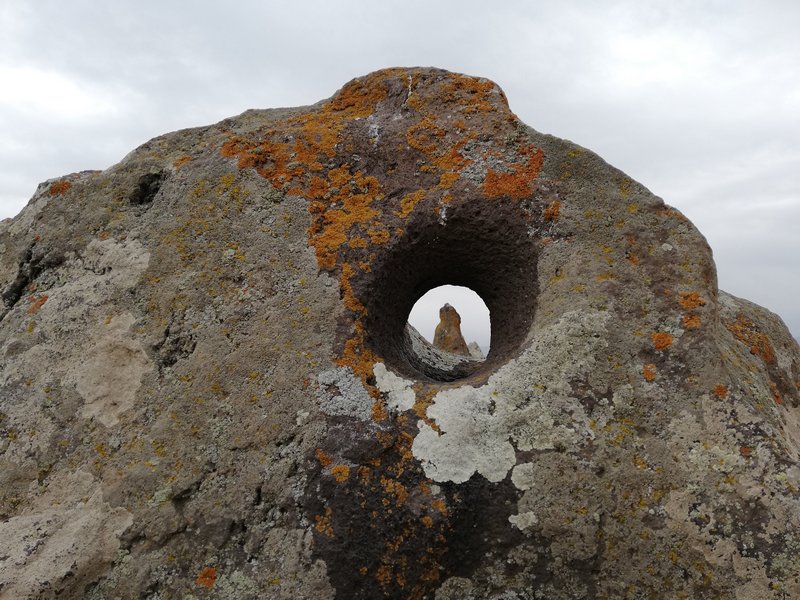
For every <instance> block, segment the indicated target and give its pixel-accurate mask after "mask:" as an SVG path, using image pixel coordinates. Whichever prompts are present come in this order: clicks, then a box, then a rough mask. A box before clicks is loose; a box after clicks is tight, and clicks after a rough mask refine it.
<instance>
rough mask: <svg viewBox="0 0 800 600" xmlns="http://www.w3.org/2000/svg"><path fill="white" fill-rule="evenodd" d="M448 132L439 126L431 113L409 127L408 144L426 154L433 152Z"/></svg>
mask: <svg viewBox="0 0 800 600" xmlns="http://www.w3.org/2000/svg"><path fill="white" fill-rule="evenodd" d="M446 133H447V132H446V131H445V130H444V129H442V128H441V127H439V126H438V125H437V124H436V122H435V121H434V119H433V117H432V116H431V115H425V116H424V117H423V118H422V120H421V121H420V122H419V123H417V124H416V125H412V126H411V127H409V129H408V131H407V132H406V141H407V142H408V145H409V146H411V147H412V148H414V149H415V150H419V151H420V152H423V153H425V154H431V153H433V152H434V151H435V150H436V148H437V147H438V145H439V140H440V139H441V138H443V137H444V136H445V134H446Z"/></svg>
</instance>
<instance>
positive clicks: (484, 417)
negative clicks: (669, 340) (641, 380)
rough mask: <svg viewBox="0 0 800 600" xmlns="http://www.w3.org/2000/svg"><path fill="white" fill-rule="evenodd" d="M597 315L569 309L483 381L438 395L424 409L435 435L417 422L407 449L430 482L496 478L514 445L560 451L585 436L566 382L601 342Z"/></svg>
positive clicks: (601, 316) (581, 414)
mask: <svg viewBox="0 0 800 600" xmlns="http://www.w3.org/2000/svg"><path fill="white" fill-rule="evenodd" d="M607 320H608V314H607V313H604V312H572V313H567V314H565V315H564V316H563V317H562V318H561V319H560V320H559V321H558V322H557V323H556V324H554V325H552V326H550V327H548V328H546V329H544V330H542V331H540V332H538V333H537V335H536V336H535V337H534V338H533V340H532V341H531V344H530V345H529V347H528V348H527V349H526V350H525V352H524V353H523V354H522V355H521V356H520V357H519V358H518V359H517V360H514V361H511V362H509V363H508V364H506V365H504V366H503V367H502V368H501V369H500V370H499V371H498V372H497V373H495V374H494V375H493V376H492V377H491V378H490V379H489V381H488V382H487V383H486V385H483V386H481V387H478V388H475V387H473V386H469V385H465V386H462V387H460V388H453V389H448V390H444V391H441V392H439V393H438V394H437V395H436V396H434V398H433V402H432V404H431V405H430V407H428V410H427V416H428V417H429V418H431V419H433V420H434V421H435V423H436V425H437V427H438V429H439V431H438V432H437V431H436V430H435V429H433V428H432V427H430V426H429V425H427V424H426V423H424V422H420V425H419V427H420V432H419V434H418V435H417V436H416V438H415V439H414V443H413V445H412V452H413V454H414V456H415V457H416V458H417V460H419V461H420V462H421V463H422V467H423V469H424V470H425V474H426V475H427V476H428V477H430V478H431V479H433V480H434V481H452V482H455V483H461V482H464V481H467V480H468V479H469V478H470V477H472V476H473V475H474V474H475V473H478V474H480V475H483V476H484V477H486V479H488V480H489V481H493V482H494V481H501V480H502V479H504V478H505V477H506V475H507V474H508V471H509V470H510V469H511V468H512V467H513V466H514V464H515V462H516V458H515V451H514V449H515V447H516V448H517V449H520V450H545V449H551V448H558V447H562V448H568V447H570V446H572V445H573V444H575V443H576V442H579V441H580V440H581V439H584V438H590V437H592V436H593V434H592V432H591V431H590V430H589V428H588V424H587V423H588V420H587V418H586V414H585V411H584V410H583V407H582V406H581V404H580V403H579V402H578V401H577V400H576V399H575V398H572V397H571V393H572V388H571V386H570V382H571V381H572V380H574V379H577V378H580V377H582V376H584V374H585V373H589V372H590V371H591V369H592V367H593V365H594V363H595V360H596V357H597V355H598V353H599V352H600V350H601V349H602V348H603V347H605V345H606V342H605V327H606V322H607Z"/></svg>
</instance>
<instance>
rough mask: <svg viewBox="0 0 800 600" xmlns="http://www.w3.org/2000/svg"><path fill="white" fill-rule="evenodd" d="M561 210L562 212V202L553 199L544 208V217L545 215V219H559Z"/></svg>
mask: <svg viewBox="0 0 800 600" xmlns="http://www.w3.org/2000/svg"><path fill="white" fill-rule="evenodd" d="M560 212H561V202H560V201H559V200H553V201H552V202H551V203H550V204H548V205H547V207H546V208H545V209H544V212H543V213H542V217H544V220H545V221H558V215H559V213H560Z"/></svg>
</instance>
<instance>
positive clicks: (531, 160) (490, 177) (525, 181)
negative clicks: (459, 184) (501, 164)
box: [482, 145, 544, 200]
mask: <svg viewBox="0 0 800 600" xmlns="http://www.w3.org/2000/svg"><path fill="white" fill-rule="evenodd" d="M519 153H520V154H522V155H523V156H526V157H527V160H526V161H525V162H519V163H514V164H513V165H511V166H510V168H511V169H512V171H511V172H510V173H501V172H498V171H495V170H494V169H489V170H488V171H487V172H486V179H485V180H484V181H483V187H482V190H483V195H484V196H486V197H487V198H502V197H507V198H512V199H514V200H521V199H523V198H527V197H529V196H530V195H531V194H532V193H533V182H534V181H535V180H536V178H537V177H539V171H541V169H542V164H543V163H544V152H542V151H541V149H538V148H536V147H534V146H533V145H528V146H525V147H523V148H520V150H519Z"/></svg>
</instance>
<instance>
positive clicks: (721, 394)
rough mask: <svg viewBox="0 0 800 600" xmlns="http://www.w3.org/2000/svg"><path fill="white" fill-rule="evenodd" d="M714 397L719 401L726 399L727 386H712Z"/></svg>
mask: <svg viewBox="0 0 800 600" xmlns="http://www.w3.org/2000/svg"><path fill="white" fill-rule="evenodd" d="M714 395H715V396H716V397H717V398H719V399H720V400H725V398H727V397H728V386H726V385H722V384H719V385H716V386H714Z"/></svg>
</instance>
